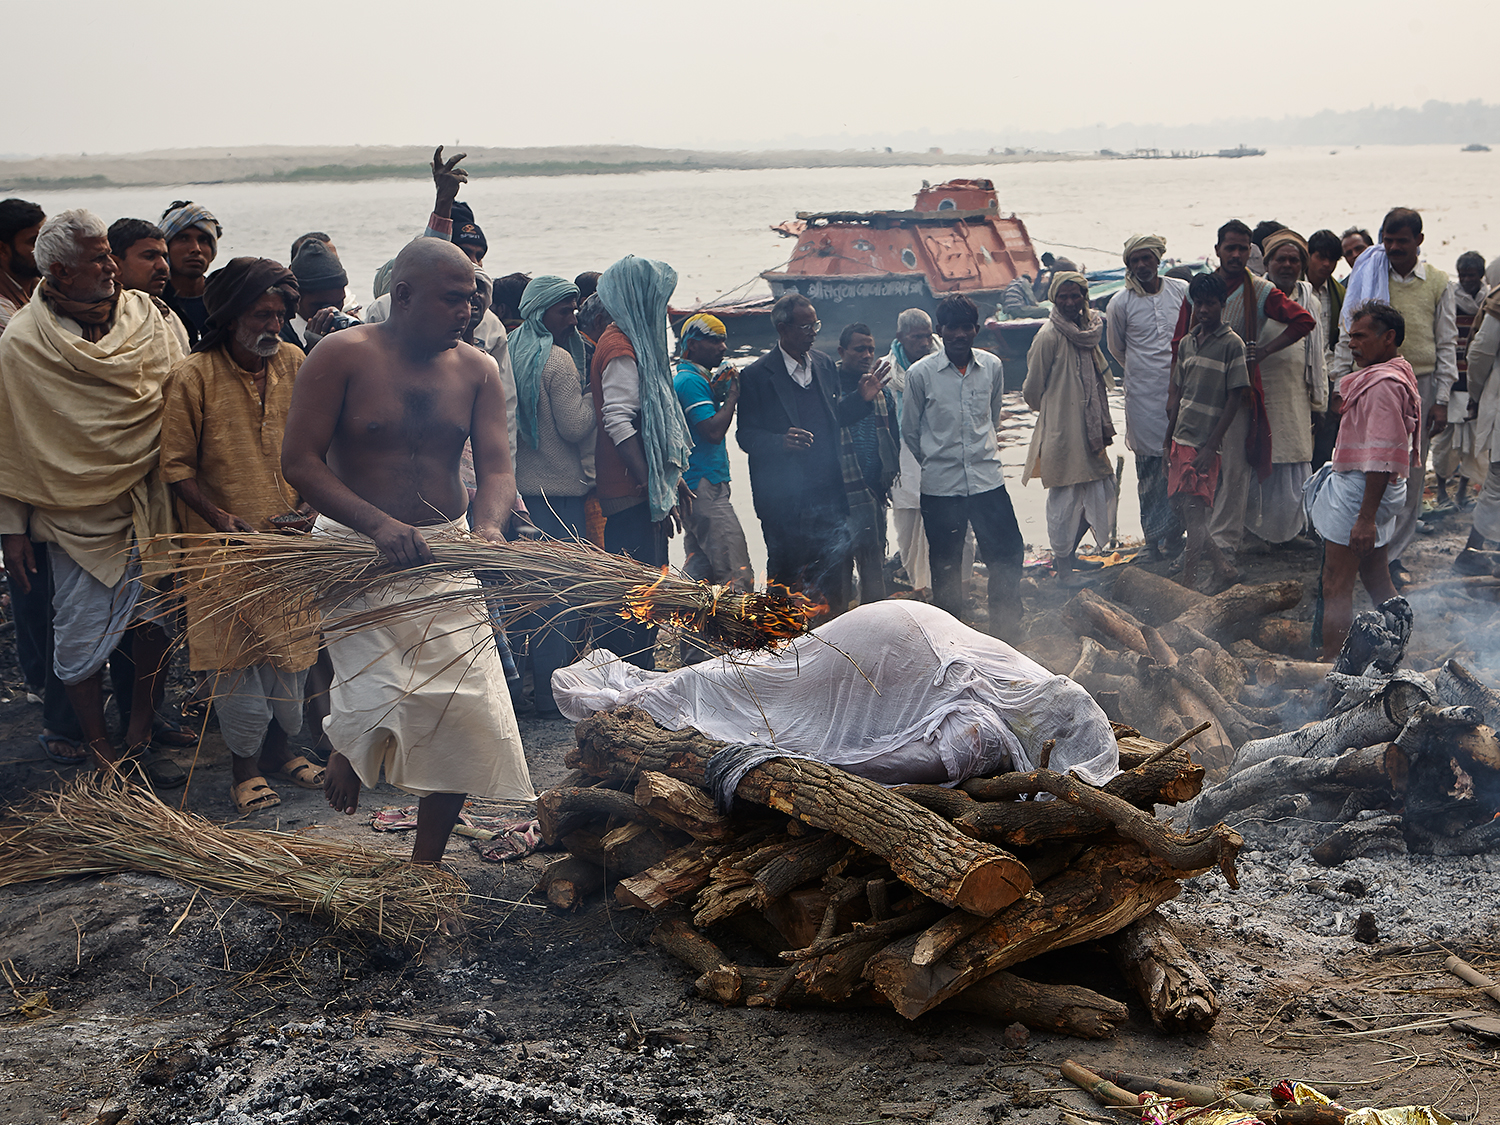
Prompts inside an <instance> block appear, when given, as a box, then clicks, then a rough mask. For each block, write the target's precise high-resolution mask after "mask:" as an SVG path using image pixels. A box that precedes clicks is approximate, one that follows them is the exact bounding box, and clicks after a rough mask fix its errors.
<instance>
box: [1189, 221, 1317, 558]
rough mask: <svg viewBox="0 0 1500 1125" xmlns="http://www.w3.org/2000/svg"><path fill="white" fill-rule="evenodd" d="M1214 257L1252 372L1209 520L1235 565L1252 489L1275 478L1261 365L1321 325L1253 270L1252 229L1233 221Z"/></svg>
mask: <svg viewBox="0 0 1500 1125" xmlns="http://www.w3.org/2000/svg"><path fill="white" fill-rule="evenodd" d="M1214 253H1215V254H1216V255H1218V258H1219V268H1218V269H1217V270H1215V271H1214V272H1215V273H1217V274H1218V275H1219V277H1220V279H1221V280H1222V281H1223V282H1224V287H1225V289H1226V290H1227V291H1228V294H1229V296H1228V299H1227V300H1226V301H1225V302H1224V314H1223V320H1224V323H1225V324H1227V325H1229V327H1230V328H1231V329H1232V330H1233V331H1234V333H1235V334H1236V335H1237V336H1239V337H1240V339H1241V340H1243V341H1244V343H1245V362H1246V364H1247V365H1248V366H1249V369H1250V401H1249V402H1248V404H1247V408H1246V409H1244V410H1240V411H1236V412H1235V415H1234V420H1233V422H1232V423H1231V425H1230V427H1229V430H1228V432H1227V433H1226V434H1225V435H1224V444H1223V448H1222V450H1221V453H1222V461H1221V466H1220V472H1219V487H1218V491H1217V493H1216V494H1215V496H1214V510H1213V514H1212V516H1211V517H1210V518H1209V534H1210V535H1212V536H1213V540H1214V543H1215V544H1217V545H1218V547H1219V549H1220V550H1221V551H1223V552H1224V553H1225V555H1226V556H1227V557H1228V558H1229V560H1230V562H1231V564H1232V563H1233V560H1234V555H1235V552H1237V551H1238V550H1239V548H1240V542H1241V540H1242V539H1243V537H1244V532H1245V512H1246V506H1247V505H1248V503H1249V500H1250V490H1251V488H1252V487H1253V486H1254V485H1255V483H1256V481H1257V480H1261V481H1263V480H1266V479H1267V478H1269V477H1270V476H1271V458H1272V448H1271V427H1270V422H1269V420H1268V419H1267V417H1266V404H1265V396H1264V393H1263V391H1262V388H1261V380H1260V363H1261V361H1262V360H1264V359H1266V358H1267V357H1269V356H1273V355H1275V354H1276V353H1277V352H1279V351H1282V350H1283V349H1285V348H1289V347H1291V346H1292V345H1293V344H1295V343H1297V342H1298V341H1299V340H1301V339H1302V338H1303V337H1304V336H1307V335H1308V334H1309V333H1311V332H1312V330H1313V329H1314V328H1315V327H1317V321H1316V320H1315V319H1314V318H1313V315H1312V314H1311V313H1310V312H1308V311H1307V310H1306V309H1304V308H1302V306H1300V305H1298V304H1296V303H1295V302H1294V301H1291V300H1290V299H1288V298H1287V296H1286V295H1285V294H1284V293H1282V292H1281V291H1280V290H1279V289H1277V288H1276V287H1275V286H1274V285H1272V284H1271V283H1270V282H1269V281H1266V280H1265V279H1264V278H1260V277H1256V276H1255V275H1254V274H1253V273H1251V272H1250V271H1249V270H1248V269H1247V268H1246V266H1247V264H1248V263H1249V261H1250V228H1249V227H1247V226H1246V225H1245V224H1244V223H1242V222H1240V220H1238V219H1230V220H1229V222H1227V223H1225V224H1224V225H1223V226H1222V227H1220V228H1219V234H1218V242H1217V243H1216V245H1215V246H1214Z"/></svg>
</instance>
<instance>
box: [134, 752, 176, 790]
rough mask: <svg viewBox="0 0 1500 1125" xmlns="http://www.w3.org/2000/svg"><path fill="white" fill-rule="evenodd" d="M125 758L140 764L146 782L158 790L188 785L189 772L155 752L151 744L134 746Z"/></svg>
mask: <svg viewBox="0 0 1500 1125" xmlns="http://www.w3.org/2000/svg"><path fill="white" fill-rule="evenodd" d="M125 756H126V758H127V759H132V760H135V761H136V762H138V763H139V765H140V767H141V771H142V772H143V773H145V775H146V780H147V781H149V782H151V784H152V785H153V786H154V787H155V788H157V789H177V788H179V787H180V786H183V785H186V784H187V779H188V775H187V770H185V769H183V768H182V767H181V766H179V765H178V764H177V763H176V762H174V761H172V759H171V758H169V757H167V756H166V755H165V754H158V753H156V752H155V751H153V750H152V749H151V744H150V743H149V742H143V743H141V744H140V745H139V746H132V747H131V748H130V749H129V750H128V751H127V752H126V755H125Z"/></svg>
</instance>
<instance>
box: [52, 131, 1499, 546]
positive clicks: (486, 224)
mask: <svg viewBox="0 0 1500 1125" xmlns="http://www.w3.org/2000/svg"><path fill="white" fill-rule="evenodd" d="M958 175H974V176H987V177H989V178H990V179H992V180H994V181H995V185H996V188H997V190H998V193H999V196H1000V206H1001V209H1002V211H1013V212H1015V213H1016V214H1018V215H1019V216H1021V218H1022V219H1023V220H1024V221H1025V223H1026V226H1027V229H1028V230H1029V232H1030V234H1031V237H1032V240H1033V241H1034V242H1035V243H1036V245H1037V248H1038V250H1052V251H1054V252H1055V253H1058V254H1061V255H1066V256H1069V257H1072V258H1073V259H1074V260H1075V261H1077V262H1079V264H1080V265H1083V266H1084V267H1085V268H1106V267H1113V266H1116V265H1118V264H1119V251H1118V247H1119V246H1120V245H1121V244H1122V243H1123V241H1124V240H1125V239H1126V238H1127V237H1129V236H1130V235H1133V234H1136V233H1140V232H1146V231H1152V232H1155V233H1158V234H1161V235H1163V236H1164V237H1165V238H1166V239H1167V245H1168V252H1169V254H1170V255H1172V256H1175V257H1180V258H1188V259H1191V258H1202V257H1204V256H1206V255H1209V254H1211V253H1212V250H1213V242H1214V232H1215V230H1216V229H1217V228H1218V226H1219V224H1220V223H1222V222H1223V221H1224V220H1226V219H1228V218H1231V217H1238V218H1241V219H1244V220H1246V221H1247V222H1249V223H1250V224H1251V225H1252V226H1253V225H1254V224H1255V223H1256V222H1258V221H1260V220H1261V219H1265V218H1276V219H1279V220H1280V221H1281V222H1282V223H1284V224H1285V225H1287V226H1289V227H1291V228H1293V229H1294V230H1297V231H1300V232H1301V233H1302V234H1304V235H1307V234H1310V233H1311V232H1312V231H1314V230H1317V229H1319V228H1321V227H1329V228H1331V229H1333V230H1334V231H1336V232H1340V231H1342V230H1343V229H1344V228H1345V227H1348V226H1351V225H1358V226H1362V227H1365V228H1367V229H1369V230H1371V231H1373V230H1375V229H1377V228H1378V226H1379V223H1380V219H1381V216H1382V215H1383V214H1384V213H1385V212H1386V211H1387V210H1388V209H1389V208H1391V207H1393V206H1408V207H1415V208H1417V209H1418V210H1419V211H1421V212H1422V215H1423V218H1424V222H1425V225H1426V231H1427V235H1426V243H1425V246H1424V249H1425V251H1426V253H1427V256H1428V258H1429V259H1430V260H1431V261H1433V262H1434V263H1435V264H1436V265H1438V266H1439V267H1440V268H1442V269H1443V270H1445V271H1447V272H1448V273H1449V274H1450V276H1451V274H1452V272H1453V263H1454V261H1455V259H1456V258H1457V257H1458V255H1459V254H1460V253H1462V252H1463V251H1465V250H1471V249H1473V250H1479V251H1481V252H1482V253H1484V254H1485V256H1486V258H1490V257H1493V256H1494V255H1496V254H1497V253H1500V231H1497V232H1492V231H1491V230H1490V225H1491V220H1492V218H1494V219H1497V220H1500V216H1496V215H1495V213H1494V210H1493V190H1494V185H1495V183H1496V182H1497V180H1500V152H1497V153H1462V152H1459V151H1458V149H1457V147H1456V146H1379V147H1364V148H1342V149H1337V150H1329V149H1323V148H1318V149H1312V148H1285V149H1277V150H1273V151H1271V152H1270V153H1268V154H1267V155H1265V156H1261V157H1250V158H1244V159H1238V160H1224V159H1218V158H1213V157H1210V158H1206V159H1198V160H1157V161H1148V160H1099V161H1079V162H1048V163H1035V164H1007V165H991V166H988V167H986V166H976V167H974V168H972V169H968V168H959V167H953V166H949V167H942V168H924V167H916V166H913V167H904V168H817V169H775V170H765V171H702V172H686V171H683V172H647V173H640V174H632V175H618V176H616V175H591V176H558V177H534V178H507V179H485V180H476V181H475V182H473V183H471V184H469V185H468V186H467V187H465V188H464V192H463V198H465V199H466V200H468V201H469V203H470V204H471V205H472V206H473V208H474V211H475V214H476V216H477V217H478V221H479V223H480V225H481V226H482V227H483V228H484V231H485V234H486V236H487V237H488V238H489V242H490V250H489V253H488V255H487V256H486V259H485V264H486V268H487V269H488V270H489V272H490V273H491V274H492V275H494V276H499V275H501V274H505V273H510V272H513V271H517V270H520V271H524V272H526V273H530V274H532V275H536V274H542V273H551V274H561V275H563V276H566V277H572V276H573V275H575V274H577V273H580V272H582V271H584V270H591V269H592V270H602V269H603V268H604V267H605V266H607V265H608V264H609V263H610V262H613V261H615V260H616V259H617V258H620V257H622V256H623V255H625V254H640V255H643V256H646V257H651V258H659V259H662V260H665V261H668V262H670V263H672V265H673V266H674V267H675V268H676V269H677V273H678V277H679V282H678V288H677V294H676V297H675V303H676V304H678V305H683V304H692V303H696V302H698V301H701V300H707V299H710V298H713V297H716V296H719V295H721V294H724V293H727V292H731V291H735V292H738V293H765V292H766V291H767V290H766V287H765V284H764V283H763V282H761V281H759V280H758V277H757V275H758V274H759V273H760V271H761V270H766V269H771V268H773V267H775V266H777V265H779V264H781V263H782V262H784V261H785V260H786V258H787V256H788V254H789V253H790V251H791V247H792V243H791V241H790V240H789V239H784V238H782V237H780V236H778V235H777V234H775V233H773V232H772V231H771V230H770V229H769V228H770V227H771V225H772V224H774V223H778V222H781V221H782V220H785V219H789V218H792V217H793V216H794V215H795V214H796V212H798V211H812V210H823V209H828V210H832V209H839V210H879V209H899V208H904V207H908V206H910V202H911V197H912V194H913V193H914V192H915V191H916V190H917V188H918V187H920V186H921V183H922V180H924V179H928V180H932V181H933V182H938V181H940V180H942V179H946V178H949V177H952V176H958ZM28 196H29V197H30V198H35V199H36V200H37V202H39V203H40V204H41V205H42V206H43V207H44V208H46V210H47V211H48V212H49V213H53V212H56V211H58V210H61V209H63V208H67V207H78V206H86V207H90V208H92V209H93V210H95V211H97V212H99V214H100V215H102V216H103V217H104V219H105V220H106V221H107V222H112V221H113V220H114V219H116V218H119V217H121V216H134V217H140V218H151V219H154V218H156V217H157V216H159V215H160V214H161V212H162V209H163V208H164V207H165V206H166V205H167V204H168V203H170V202H171V201H172V200H174V199H183V198H191V199H195V200H197V201H199V202H201V203H203V204H205V205H206V206H208V207H210V208H211V209H212V210H213V211H214V213H215V214H216V215H217V216H218V218H219V220H220V222H221V223H223V225H224V228H225V231H224V239H223V241H222V242H221V244H220V248H219V261H220V262H221V263H222V262H223V261H226V260H227V259H229V258H231V257H235V256H237V255H241V254H254V255H257V256H260V255H264V256H267V257H272V258H276V259H278V260H284V259H285V258H286V255H287V251H288V250H289V249H290V246H291V241H292V239H293V238H295V237H296V236H297V235H299V234H301V233H303V232H304V231H307V230H324V231H327V232H328V233H329V234H331V235H332V236H333V239H334V243H335V244H336V245H337V247H338V250H339V254H340V256H341V257H342V259H343V261H344V264H345V266H346V268H347V270H348V272H349V275H350V277H351V279H352V289H353V291H354V292H355V293H356V294H357V295H360V296H365V297H368V295H369V293H370V280H371V278H372V277H373V275H374V273H375V270H376V269H377V268H378V267H379V266H380V265H381V264H382V263H384V262H385V261H386V260H387V259H388V258H389V257H391V256H392V255H393V254H394V253H395V252H396V251H397V250H398V249H399V248H400V247H401V245H402V243H403V242H404V241H405V240H406V239H408V238H410V237H411V236H413V235H414V234H416V233H419V232H420V230H421V228H422V226H423V224H424V221H425V219H426V216H427V213H428V211H429V210H430V209H431V205H432V187H431V184H430V183H428V182H426V181H421V180H375V181H368V182H361V183H277V184H192V185H188V186H182V187H167V188H112V189H102V190H101V189H98V188H87V189H72V190H62V191H47V192H41V193H28ZM1007 397H1008V398H1012V399H1014V402H1013V403H1011V404H1010V406H1011V409H1012V410H1013V411H1014V412H1015V417H1014V422H1013V424H1011V425H1007V426H1006V427H1005V428H1004V430H1003V436H1004V438H1005V439H1006V449H1005V456H1004V460H1005V464H1006V468H1007V474H1006V475H1007V484H1008V487H1009V489H1010V491H1011V494H1012V496H1013V498H1014V499H1015V501H1016V508H1017V514H1018V517H1019V518H1020V520H1021V525H1022V531H1023V533H1024V534H1025V536H1026V539H1027V542H1028V544H1029V545H1030V546H1031V547H1032V548H1034V549H1043V550H1044V549H1045V548H1046V545H1047V544H1046V539H1047V536H1046V520H1045V517H1044V515H1043V503H1044V500H1045V492H1044V490H1043V489H1042V487H1041V485H1040V483H1039V482H1032V483H1031V484H1029V485H1027V486H1025V487H1024V488H1023V487H1022V486H1021V483H1020V462H1021V461H1022V459H1023V458H1024V455H1025V450H1026V443H1027V441H1029V439H1030V427H1029V425H1027V424H1026V421H1025V414H1024V412H1025V407H1024V404H1022V403H1021V402H1020V396H1019V395H1018V394H1013V395H1010V396H1007ZM1118 405H1119V404H1118V403H1116V428H1117V429H1118V430H1119V431H1120V433H1121V435H1122V436H1121V437H1120V438H1119V439H1117V441H1116V444H1115V446H1114V447H1113V448H1112V450H1111V452H1112V453H1113V454H1116V455H1124V456H1125V462H1126V467H1125V478H1124V481H1123V487H1122V489H1121V493H1122V495H1121V503H1120V514H1119V527H1120V532H1121V534H1122V535H1134V536H1137V537H1138V536H1139V534H1140V516H1139V510H1138V507H1137V504H1136V500H1135V490H1134V474H1133V472H1132V458H1131V457H1130V455H1129V453H1128V451H1127V450H1126V449H1125V447H1124V439H1123V433H1124V423H1123V418H1122V417H1120V412H1119V409H1118ZM729 447H730V452H731V464H732V470H733V474H734V484H733V488H734V491H735V506H736V508H737V509H738V510H739V511H740V515H741V522H742V523H743V524H744V526H745V533H746V536H747V538H749V540H750V549H751V559H752V561H753V562H754V564H755V566H756V567H757V569H758V570H759V569H761V568H763V567H764V564H765V547H764V543H763V541H762V539H761V535H760V528H759V526H758V524H757V521H756V519H755V516H754V513H753V511H752V510H751V507H750V489H749V474H748V467H747V465H746V463H745V459H744V455H743V454H742V453H740V451H739V450H738V448H737V447H736V446H735V444H734V442H733V440H732V439H731V441H730V442H729ZM674 554H675V555H676V557H677V561H680V554H681V552H680V548H679V549H678V551H676V552H674Z"/></svg>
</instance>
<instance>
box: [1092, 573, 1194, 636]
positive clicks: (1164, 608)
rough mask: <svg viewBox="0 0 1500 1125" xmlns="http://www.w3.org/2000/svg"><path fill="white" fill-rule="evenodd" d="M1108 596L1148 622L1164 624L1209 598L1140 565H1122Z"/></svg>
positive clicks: (1150, 623)
mask: <svg viewBox="0 0 1500 1125" xmlns="http://www.w3.org/2000/svg"><path fill="white" fill-rule="evenodd" d="M1109 596H1110V597H1111V598H1112V599H1114V600H1115V601H1117V602H1119V603H1120V604H1121V605H1127V606H1129V607H1130V610H1131V612H1132V613H1134V614H1135V615H1136V616H1137V617H1139V618H1140V619H1141V620H1142V621H1144V622H1145V623H1146V624H1147V625H1158V626H1160V625H1164V624H1166V623H1167V622H1168V621H1171V620H1172V619H1173V618H1176V617H1180V616H1181V615H1182V614H1184V613H1186V612H1187V611H1188V610H1190V609H1197V608H1198V607H1199V606H1201V605H1202V604H1203V603H1204V602H1206V601H1208V600H1209V599H1208V597H1207V596H1206V595H1204V594H1200V593H1198V591H1197V590H1189V589H1188V588H1187V587H1186V586H1184V585H1183V584H1182V583H1181V582H1173V581H1172V580H1171V579H1170V578H1163V577H1161V576H1160V575H1157V574H1152V573H1151V572H1150V571H1149V570H1146V569H1144V568H1142V567H1138V566H1122V567H1121V568H1120V576H1119V577H1118V578H1116V579H1115V584H1114V587H1113V589H1111V590H1110V592H1109Z"/></svg>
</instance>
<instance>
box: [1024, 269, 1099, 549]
mask: <svg viewBox="0 0 1500 1125" xmlns="http://www.w3.org/2000/svg"><path fill="white" fill-rule="evenodd" d="M1047 299H1048V300H1049V301H1051V302H1052V312H1051V313H1050V314H1049V316H1048V319H1047V323H1046V324H1044V325H1042V328H1041V331H1039V332H1038V333H1037V334H1036V339H1035V340H1033V341H1032V342H1031V350H1030V351H1028V352H1027V353H1026V381H1025V383H1024V384H1023V385H1022V387H1021V396H1022V397H1023V398H1024V399H1025V400H1026V405H1027V406H1029V407H1031V409H1033V410H1035V411H1036V412H1037V417H1036V425H1035V426H1034V427H1033V429H1032V432H1031V448H1030V450H1029V451H1028V452H1027V454H1026V467H1025V469H1024V470H1023V471H1022V474H1021V483H1022V484H1025V483H1026V482H1028V481H1030V480H1031V479H1032V478H1033V477H1040V478H1041V479H1042V484H1043V486H1044V487H1045V488H1046V489H1047V538H1048V539H1049V540H1050V542H1051V544H1052V559H1053V563H1054V565H1055V566H1056V567H1057V573H1058V576H1059V577H1062V576H1063V575H1065V574H1066V573H1067V572H1068V571H1070V570H1072V569H1073V568H1074V566H1075V558H1074V556H1075V554H1076V552H1077V550H1078V544H1079V542H1081V541H1082V539H1083V533H1084V530H1085V529H1086V528H1093V531H1094V542H1095V544H1096V545H1097V546H1099V547H1103V546H1104V545H1105V543H1106V542H1107V541H1108V540H1109V527H1110V524H1111V522H1112V521H1113V518H1114V514H1115V504H1116V502H1117V497H1116V493H1115V482H1114V473H1113V472H1112V471H1111V470H1110V466H1109V457H1108V456H1107V455H1106V454H1105V452H1104V451H1105V449H1107V448H1108V447H1109V445H1110V443H1111V442H1113V441H1114V437H1115V427H1114V424H1113V423H1112V422H1111V421H1110V417H1109V400H1108V398H1107V397H1106V394H1107V390H1106V387H1105V375H1106V373H1107V372H1108V370H1109V365H1108V363H1107V362H1106V361H1105V358H1104V353H1103V352H1102V351H1100V350H1099V341H1100V339H1102V338H1103V336H1104V318H1103V317H1101V316H1100V315H1099V313H1098V312H1097V311H1095V310H1094V309H1092V308H1090V307H1089V283H1088V279H1087V278H1085V277H1084V276H1083V274H1081V273H1074V272H1072V271H1067V272H1063V273H1056V274H1053V276H1052V287H1051V288H1050V289H1049V290H1048V292H1047Z"/></svg>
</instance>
